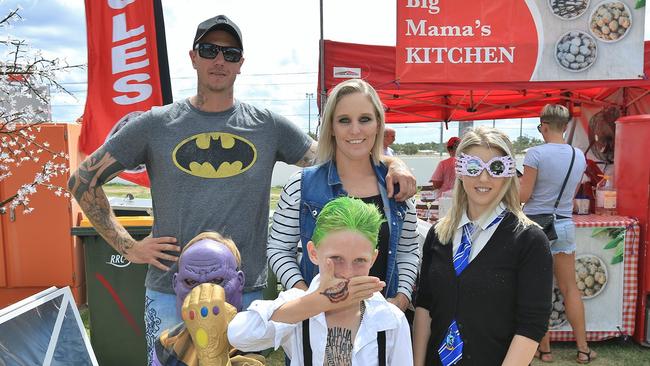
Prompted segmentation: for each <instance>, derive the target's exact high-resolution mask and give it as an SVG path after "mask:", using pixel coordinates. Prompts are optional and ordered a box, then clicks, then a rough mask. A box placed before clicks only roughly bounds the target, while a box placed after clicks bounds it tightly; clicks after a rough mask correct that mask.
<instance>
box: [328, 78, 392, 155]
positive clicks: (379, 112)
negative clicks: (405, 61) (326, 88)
mask: <svg viewBox="0 0 650 366" xmlns="http://www.w3.org/2000/svg"><path fill="white" fill-rule="evenodd" d="M354 93H361V94H363V95H365V96H366V97H367V98H368V100H369V101H370V103H372V106H373V107H374V109H375V118H376V119H377V135H376V137H375V144H374V145H373V146H372V150H370V155H371V156H372V161H373V162H374V163H375V165H377V164H379V161H381V158H382V156H383V151H384V141H383V136H384V125H385V116H384V107H383V105H382V104H381V99H380V98H379V95H377V92H376V91H375V89H374V88H373V87H372V86H371V85H370V84H368V83H367V82H365V81H363V80H361V79H349V80H346V81H344V82H342V83H339V84H338V85H336V86H335V87H334V89H332V92H331V93H330V95H329V96H328V98H327V103H326V104H325V109H324V112H323V119H322V123H321V126H320V134H319V139H318V150H317V151H316V161H317V162H318V163H324V162H327V161H330V160H334V159H335V157H336V156H335V154H336V141H335V139H334V134H333V133H332V130H333V127H332V124H333V122H334V121H333V120H334V110H335V109H336V106H337V105H338V103H339V101H340V100H341V98H343V97H344V96H346V95H350V94H354ZM377 136H382V138H377Z"/></svg>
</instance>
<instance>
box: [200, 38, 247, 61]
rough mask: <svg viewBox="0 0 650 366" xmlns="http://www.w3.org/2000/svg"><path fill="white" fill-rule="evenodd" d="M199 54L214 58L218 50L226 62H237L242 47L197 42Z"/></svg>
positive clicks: (240, 55)
mask: <svg viewBox="0 0 650 366" xmlns="http://www.w3.org/2000/svg"><path fill="white" fill-rule="evenodd" d="M196 50H197V51H198V52H199V56H201V57H202V58H207V59H210V60H212V59H214V58H216V57H217V55H218V54H219V52H221V53H223V59H224V60H226V61H228V62H239V60H241V57H242V49H241V48H237V47H223V46H218V45H216V44H212V43H199V44H197V45H196Z"/></svg>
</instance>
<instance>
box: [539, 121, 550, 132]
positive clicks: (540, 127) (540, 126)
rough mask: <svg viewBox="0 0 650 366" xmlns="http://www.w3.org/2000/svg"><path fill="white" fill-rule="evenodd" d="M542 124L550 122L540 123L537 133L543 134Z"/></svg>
mask: <svg viewBox="0 0 650 366" xmlns="http://www.w3.org/2000/svg"><path fill="white" fill-rule="evenodd" d="M542 123H548V122H540V123H539V124H538V125H537V132H542Z"/></svg>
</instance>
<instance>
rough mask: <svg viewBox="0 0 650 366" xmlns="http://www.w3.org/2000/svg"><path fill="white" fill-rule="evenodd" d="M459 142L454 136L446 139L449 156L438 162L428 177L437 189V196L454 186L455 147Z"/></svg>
mask: <svg viewBox="0 0 650 366" xmlns="http://www.w3.org/2000/svg"><path fill="white" fill-rule="evenodd" d="M459 143H460V139H459V138H458V137H455V136H454V137H451V138H450V139H449V140H447V152H448V153H449V157H448V158H447V159H445V160H443V161H441V162H440V163H438V166H437V167H436V170H435V171H434V172H433V175H432V176H431V179H429V182H431V185H432V186H433V189H437V190H438V191H439V194H438V196H441V195H442V194H443V193H445V192H448V191H451V190H452V189H453V188H454V182H455V181H456V149H457V148H458V144H459Z"/></svg>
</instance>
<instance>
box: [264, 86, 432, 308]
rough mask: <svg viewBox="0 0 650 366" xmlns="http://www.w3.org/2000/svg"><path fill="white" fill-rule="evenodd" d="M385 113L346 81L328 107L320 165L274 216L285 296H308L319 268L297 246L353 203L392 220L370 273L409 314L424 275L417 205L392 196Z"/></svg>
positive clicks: (297, 180)
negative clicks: (341, 205)
mask: <svg viewBox="0 0 650 366" xmlns="http://www.w3.org/2000/svg"><path fill="white" fill-rule="evenodd" d="M383 128H384V110H383V108H382V106H381V102H380V100H379V96H378V95H377V93H376V92H375V90H374V89H373V88H372V86H370V84H368V83H366V82H365V81H363V80H360V79H352V80H346V81H344V82H342V83H340V84H338V85H337V86H335V87H334V88H333V89H332V92H331V93H330V96H329V97H328V99H327V104H326V106H325V110H324V114H323V122H322V124H321V130H320V134H319V136H320V140H319V142H318V151H317V161H318V162H319V165H316V166H313V167H309V168H305V169H303V171H302V172H298V173H297V174H295V175H294V176H293V177H291V178H290V179H289V181H288V182H287V184H286V185H285V186H284V189H283V190H282V193H281V194H280V200H279V201H278V206H277V208H276V210H275V213H274V214H273V223H272V226H271V231H270V235H269V241H268V247H267V256H268V261H269V265H270V267H271V269H272V270H273V272H274V273H275V274H276V276H277V277H278V279H279V280H280V282H281V283H282V285H283V286H284V287H285V288H286V289H290V288H294V287H297V288H299V289H302V290H306V289H307V288H308V286H309V284H310V282H311V280H312V278H313V277H314V276H315V275H316V273H318V268H317V267H316V266H314V264H313V263H312V262H311V261H310V260H309V258H308V257H307V256H305V255H303V257H302V260H301V262H300V264H299V263H298V262H297V258H296V257H297V249H298V243H299V242H302V243H303V247H302V248H303V249H304V248H305V247H304V243H307V242H308V241H309V240H311V237H312V233H313V230H314V224H315V222H316V218H317V217H318V215H319V213H320V210H321V208H322V207H323V206H325V204H326V203H327V202H329V201H331V200H333V199H335V198H337V197H339V196H352V197H357V198H360V199H361V200H363V201H364V202H366V203H372V204H374V205H376V206H377V207H378V208H379V210H380V212H381V213H382V215H383V217H384V218H385V219H386V222H384V223H383V224H382V225H381V230H380V231H379V242H378V249H379V257H378V258H377V260H376V261H375V262H374V265H373V266H372V268H371V269H370V274H371V275H372V276H375V277H378V278H379V279H381V280H382V281H385V282H386V284H387V286H386V289H385V292H384V296H386V298H387V299H388V301H390V302H392V303H393V304H395V305H397V306H398V307H399V308H400V309H402V310H405V309H406V308H407V307H408V305H409V303H410V301H411V293H412V291H413V287H414V285H415V280H416V278H417V273H418V263H419V259H420V250H419V247H418V241H417V238H418V234H417V231H416V228H417V218H416V214H415V206H414V204H413V201H412V200H407V201H406V202H397V201H395V200H394V199H391V198H390V197H388V195H387V194H386V190H387V187H388V185H389V183H388V182H387V181H386V179H385V176H386V167H385V165H384V164H383V163H382V162H381V161H382V159H384V158H383V157H382V153H381V149H382V139H381V137H382V136H383Z"/></svg>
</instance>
